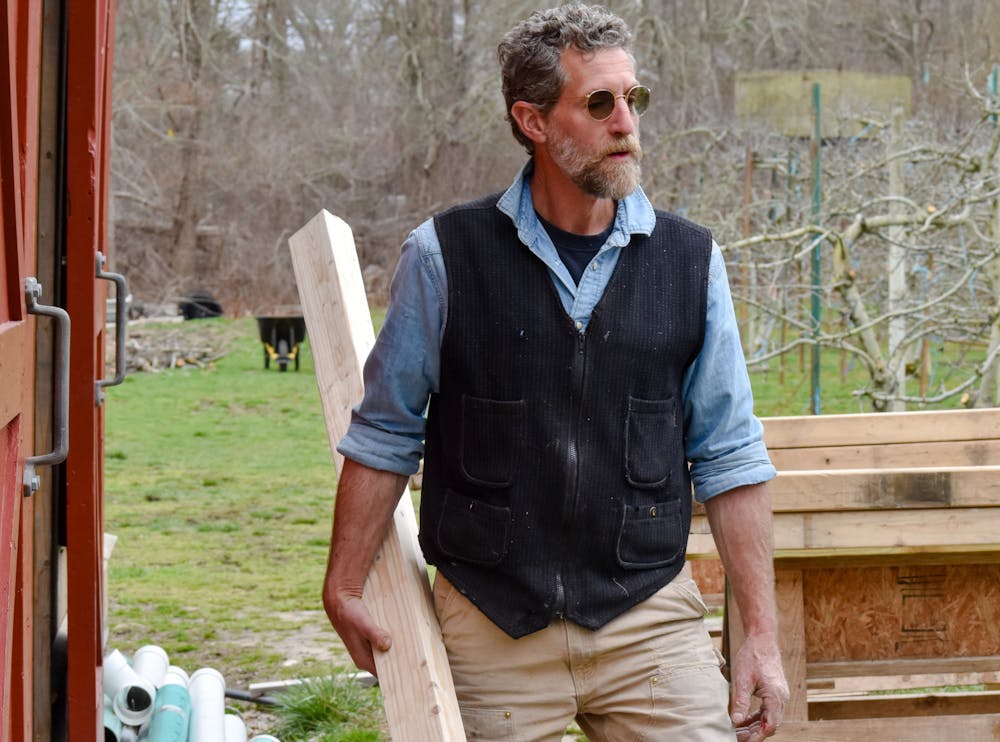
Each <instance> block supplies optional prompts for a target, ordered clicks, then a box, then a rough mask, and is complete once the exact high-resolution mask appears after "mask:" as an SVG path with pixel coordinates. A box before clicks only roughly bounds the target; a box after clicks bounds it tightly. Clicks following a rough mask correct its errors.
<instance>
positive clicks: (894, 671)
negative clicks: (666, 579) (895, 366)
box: [689, 409, 1000, 742]
mask: <svg viewBox="0 0 1000 742" xmlns="http://www.w3.org/2000/svg"><path fill="white" fill-rule="evenodd" d="M764 427H765V440H766V441H767V444H768V449H769V451H770V452H771V455H772V458H773V460H774V462H775V465H776V466H777V468H778V470H779V472H780V473H779V475H778V478H777V479H776V480H774V482H773V483H772V485H771V492H772V496H773V502H774V533H775V578H776V591H777V600H778V611H779V620H780V624H781V642H782V647H781V649H782V655H783V660H784V663H785V670H786V673H787V675H788V680H789V685H790V689H791V693H792V696H791V700H790V704H789V706H788V708H787V711H786V719H787V720H788V721H789V722H790V723H789V724H786V725H785V727H783V728H782V731H781V732H780V733H779V736H778V737H776V739H797V740H811V739H838V740H851V739H861V738H863V737H869V736H872V735H875V734H877V735H879V738H880V739H886V740H900V741H902V740H912V739H930V738H934V737H940V738H949V739H950V738H957V737H959V736H960V737H961V738H962V739H963V742H973V741H976V742H978V740H994V739H1000V693H998V692H996V691H995V690H992V689H991V686H992V684H995V683H996V682H997V681H998V679H1000V628H998V627H1000V466H995V465H994V464H995V463H998V462H1000V409H987V410H962V411H949V412H913V413H883V414H879V415H828V416H820V417H789V418H772V419H766V420H764ZM713 553H714V543H713V542H712V537H711V535H710V532H709V529H708V523H707V519H706V518H705V516H704V514H703V513H702V514H697V515H696V516H695V518H694V521H693V523H692V535H691V544H690V549H689V555H690V556H691V557H692V558H695V559H697V558H699V557H702V558H703V557H708V556H711V555H713ZM727 608H729V610H728V611H727V615H726V621H725V623H726V634H727V643H728V653H729V654H730V656H733V655H735V650H736V648H737V647H738V646H739V643H740V634H741V629H740V624H739V617H738V615H737V613H736V611H735V610H734V609H733V608H734V606H732V604H731V602H730V601H727ZM890 677H891V678H893V680H891V681H889V682H886V678H890ZM977 682H978V683H986V684H987V690H986V691H984V692H977V693H968V694H950V693H949V694H933V693H910V694H905V695H891V696H881V697H872V696H870V695H864V694H862V695H858V694H857V693H856V692H857V691H864V690H869V689H884V688H886V687H904V688H905V687H915V686H923V687H933V686H937V685H954V684H962V683H977ZM935 730H940V733H937V732H935Z"/></svg>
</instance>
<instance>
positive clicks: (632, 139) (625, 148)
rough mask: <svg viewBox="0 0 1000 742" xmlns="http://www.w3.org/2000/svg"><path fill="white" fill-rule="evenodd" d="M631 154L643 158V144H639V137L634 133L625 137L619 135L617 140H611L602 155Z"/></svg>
mask: <svg viewBox="0 0 1000 742" xmlns="http://www.w3.org/2000/svg"><path fill="white" fill-rule="evenodd" d="M626 153H628V154H630V155H632V156H633V157H635V159H636V160H641V159H642V146H641V145H640V144H639V137H637V136H635V135H634V134H628V135H627V136H624V137H619V138H618V139H616V140H615V141H613V142H611V144H609V145H608V146H607V147H605V148H604V149H603V150H601V153H600V156H601V157H607V156H608V155H618V154H626Z"/></svg>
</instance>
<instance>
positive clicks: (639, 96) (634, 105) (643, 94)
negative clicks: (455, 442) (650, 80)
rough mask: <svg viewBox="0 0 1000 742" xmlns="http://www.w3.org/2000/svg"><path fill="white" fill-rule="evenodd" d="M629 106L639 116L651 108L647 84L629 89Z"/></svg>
mask: <svg viewBox="0 0 1000 742" xmlns="http://www.w3.org/2000/svg"><path fill="white" fill-rule="evenodd" d="M628 107H629V109H630V110H631V111H634V112H635V114H636V115H637V116H642V114H644V113H645V112H646V109H647V108H649V88H647V87H646V86H645V85H636V86H635V87H634V88H632V89H631V90H629V91H628Z"/></svg>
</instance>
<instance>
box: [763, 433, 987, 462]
mask: <svg viewBox="0 0 1000 742" xmlns="http://www.w3.org/2000/svg"><path fill="white" fill-rule="evenodd" d="M873 422H874V421H873ZM768 453H769V454H770V455H771V463H773V464H774V465H775V467H777V469H778V471H779V472H787V471H791V470H798V469H823V470H827V469H905V468H911V467H914V468H915V467H922V468H928V467H935V468H936V467H954V466H989V465H991V464H995V463H996V462H997V461H1000V439H997V438H983V439H981V440H974V441H921V442H918V443H885V444H872V445H866V446H862V445H837V446H833V445H828V446H817V447H815V448H769V449H768Z"/></svg>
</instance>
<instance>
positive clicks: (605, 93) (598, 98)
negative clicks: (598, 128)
mask: <svg viewBox="0 0 1000 742" xmlns="http://www.w3.org/2000/svg"><path fill="white" fill-rule="evenodd" d="M614 110H615V94H614V93H612V92H611V91H610V90H595V91H594V92H593V93H591V94H590V95H589V96H588V97H587V112H588V113H590V116H591V118H594V119H597V120H598V121H603V120H604V119H606V118H607V117H608V116H610V115H611V114H612V112H613V111H614Z"/></svg>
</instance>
